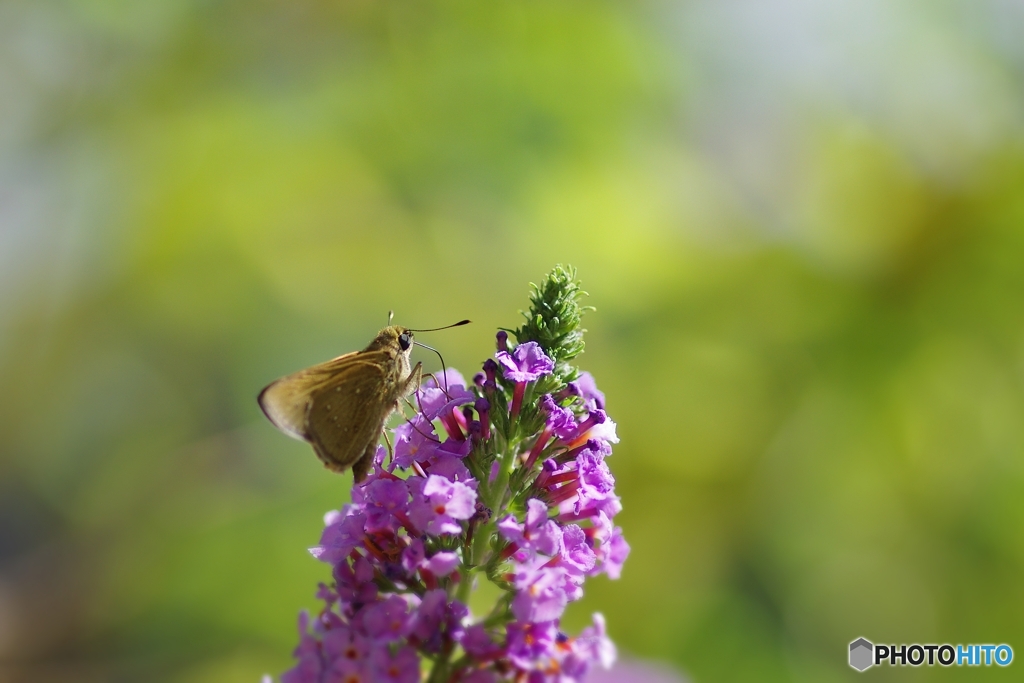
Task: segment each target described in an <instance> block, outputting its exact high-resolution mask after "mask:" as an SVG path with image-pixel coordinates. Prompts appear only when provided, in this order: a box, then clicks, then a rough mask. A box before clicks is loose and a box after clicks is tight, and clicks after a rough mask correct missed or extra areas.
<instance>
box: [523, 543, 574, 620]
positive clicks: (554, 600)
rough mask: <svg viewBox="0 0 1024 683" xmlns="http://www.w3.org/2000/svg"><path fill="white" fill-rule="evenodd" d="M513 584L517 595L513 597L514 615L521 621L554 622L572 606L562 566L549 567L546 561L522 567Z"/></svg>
mask: <svg viewBox="0 0 1024 683" xmlns="http://www.w3.org/2000/svg"><path fill="white" fill-rule="evenodd" d="M546 559H547V558H542V560H546ZM513 582H514V584H515V587H516V595H515V597H514V598H512V614H514V615H515V617H516V619H518V620H519V621H532V622H536V621H553V620H555V619H558V618H559V617H561V616H562V612H564V611H565V606H566V605H567V604H569V595H568V593H567V592H566V587H567V586H566V576H565V570H564V569H562V568H561V567H558V566H555V567H549V566H547V564H546V562H543V563H542V562H533V563H531V564H524V565H519V566H518V567H517V568H516V571H515V574H514V579H513Z"/></svg>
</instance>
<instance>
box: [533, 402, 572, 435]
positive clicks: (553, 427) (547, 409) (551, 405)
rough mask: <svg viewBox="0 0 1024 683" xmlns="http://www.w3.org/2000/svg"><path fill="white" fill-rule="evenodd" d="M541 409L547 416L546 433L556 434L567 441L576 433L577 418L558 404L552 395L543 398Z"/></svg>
mask: <svg viewBox="0 0 1024 683" xmlns="http://www.w3.org/2000/svg"><path fill="white" fill-rule="evenodd" d="M540 408H541V410H542V411H543V412H544V413H545V414H546V415H547V420H546V421H545V424H544V431H546V432H550V433H551V434H554V435H555V436H557V437H558V438H559V439H567V438H569V437H571V436H572V435H573V434H575V433H576V429H577V424H576V417H575V416H574V415H573V414H572V411H571V410H569V409H568V408H563V407H561V406H559V405H558V404H556V403H555V400H554V399H553V398H552V397H551V394H544V395H543V396H542V397H541V399H540Z"/></svg>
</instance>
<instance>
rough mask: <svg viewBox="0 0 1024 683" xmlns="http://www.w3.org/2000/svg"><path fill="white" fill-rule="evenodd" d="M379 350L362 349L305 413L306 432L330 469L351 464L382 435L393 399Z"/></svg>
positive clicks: (319, 393) (335, 469)
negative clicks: (349, 365) (389, 398)
mask: <svg viewBox="0 0 1024 683" xmlns="http://www.w3.org/2000/svg"><path fill="white" fill-rule="evenodd" d="M377 355H378V353H377V352H365V351H364V352H361V353H360V354H359V356H358V357H357V360H356V361H354V362H353V363H352V365H351V367H350V368H346V370H345V372H344V373H343V374H341V375H339V376H338V377H337V378H336V379H335V380H334V381H333V382H331V383H330V384H328V385H326V386H324V387H323V388H321V389H319V390H318V391H317V392H316V393H315V394H314V395H313V398H312V400H311V401H310V402H309V406H308V409H307V412H306V434H307V435H308V440H309V442H310V443H312V444H313V450H315V451H316V454H317V456H318V457H319V458H320V460H322V461H323V463H324V464H325V465H326V466H327V467H328V468H330V469H332V470H334V471H336V472H341V471H343V470H346V469H348V468H349V467H351V466H352V465H353V464H354V463H355V462H356V461H358V460H359V459H360V458H361V457H362V456H363V455H364V454H365V453H366V451H367V449H371V450H372V446H373V445H374V444H375V443H376V442H377V439H379V438H380V433H381V430H382V429H383V428H384V422H385V420H387V418H388V415H390V414H391V411H392V410H393V409H394V401H393V400H391V401H389V400H388V392H387V391H386V390H385V378H386V374H387V372H386V366H385V365H384V364H383V363H382V362H381V361H382V359H380V358H377V357H376V356H377Z"/></svg>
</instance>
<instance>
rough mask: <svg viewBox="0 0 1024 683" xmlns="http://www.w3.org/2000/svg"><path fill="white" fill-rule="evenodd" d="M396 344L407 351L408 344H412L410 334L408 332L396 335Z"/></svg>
mask: <svg viewBox="0 0 1024 683" xmlns="http://www.w3.org/2000/svg"><path fill="white" fill-rule="evenodd" d="M398 345H399V346H401V347H402V350H403V351H408V350H409V346H411V345H412V335H411V334H409V333H408V332H403V333H402V334H400V335H398Z"/></svg>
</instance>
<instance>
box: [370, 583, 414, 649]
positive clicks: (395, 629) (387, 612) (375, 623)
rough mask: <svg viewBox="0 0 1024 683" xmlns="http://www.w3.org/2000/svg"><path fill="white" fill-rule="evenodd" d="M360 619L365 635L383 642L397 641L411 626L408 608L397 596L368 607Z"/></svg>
mask: <svg viewBox="0 0 1024 683" xmlns="http://www.w3.org/2000/svg"><path fill="white" fill-rule="evenodd" d="M362 617H363V628H364V629H366V633H367V634H368V635H369V636H370V637H371V638H374V639H376V640H380V641H384V642H392V641H395V640H399V639H400V638H402V637H403V636H405V635H406V634H407V633H408V631H409V628H410V627H411V626H412V620H411V617H410V615H409V606H408V605H407V604H406V602H405V600H403V599H402V598H400V597H398V596H397V595H392V596H390V597H388V598H387V599H386V600H383V601H381V602H377V603H374V604H373V605H370V606H369V607H367V608H366V609H364V610H363V612H362Z"/></svg>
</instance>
